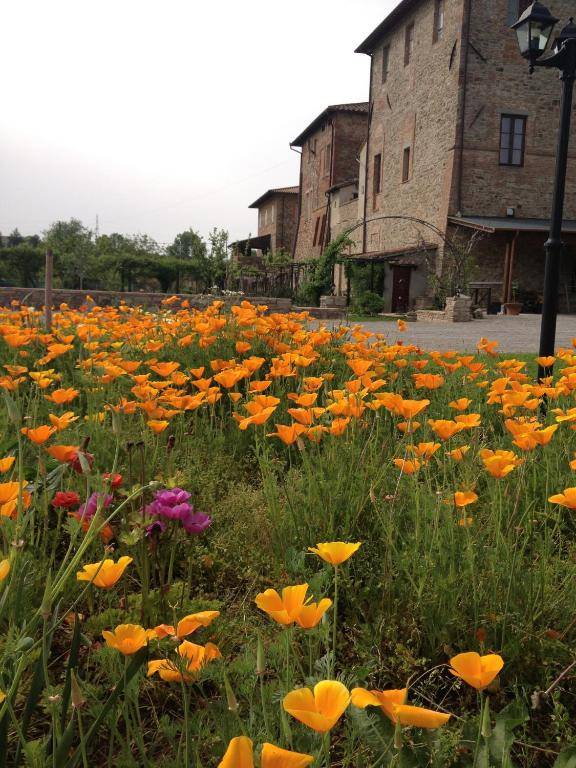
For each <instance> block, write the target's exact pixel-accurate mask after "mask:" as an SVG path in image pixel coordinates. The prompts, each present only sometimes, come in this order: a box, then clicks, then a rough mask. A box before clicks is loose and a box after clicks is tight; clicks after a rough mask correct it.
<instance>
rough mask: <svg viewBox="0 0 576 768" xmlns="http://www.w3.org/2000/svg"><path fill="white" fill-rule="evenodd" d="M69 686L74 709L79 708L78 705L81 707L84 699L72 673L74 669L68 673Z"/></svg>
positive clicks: (84, 701) (84, 702)
mask: <svg viewBox="0 0 576 768" xmlns="http://www.w3.org/2000/svg"><path fill="white" fill-rule="evenodd" d="M70 688H71V698H72V706H73V707H74V708H75V709H80V707H83V706H84V704H86V699H85V698H84V696H83V695H82V690H81V688H80V686H79V684H78V679H77V678H76V674H75V673H74V670H71V674H70Z"/></svg>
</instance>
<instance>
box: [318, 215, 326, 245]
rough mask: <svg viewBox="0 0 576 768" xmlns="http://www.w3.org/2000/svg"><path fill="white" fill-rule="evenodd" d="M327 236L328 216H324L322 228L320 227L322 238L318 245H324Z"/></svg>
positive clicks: (319, 239)
mask: <svg viewBox="0 0 576 768" xmlns="http://www.w3.org/2000/svg"><path fill="white" fill-rule="evenodd" d="M325 234H326V214H324V216H322V226H321V227H320V237H319V238H318V245H324V236H325Z"/></svg>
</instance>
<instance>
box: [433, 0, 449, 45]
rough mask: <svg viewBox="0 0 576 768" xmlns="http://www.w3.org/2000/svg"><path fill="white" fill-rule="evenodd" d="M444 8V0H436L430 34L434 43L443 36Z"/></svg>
mask: <svg viewBox="0 0 576 768" xmlns="http://www.w3.org/2000/svg"><path fill="white" fill-rule="evenodd" d="M445 10H446V9H445V3H444V0H436V2H435V3H434V33H433V35H432V37H433V40H434V42H435V43H436V42H438V40H442V37H443V36H444V21H445Z"/></svg>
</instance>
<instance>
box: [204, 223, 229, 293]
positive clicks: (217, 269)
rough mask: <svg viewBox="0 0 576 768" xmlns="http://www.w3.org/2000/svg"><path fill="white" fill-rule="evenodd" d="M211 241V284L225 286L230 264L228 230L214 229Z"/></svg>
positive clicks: (219, 286)
mask: <svg viewBox="0 0 576 768" xmlns="http://www.w3.org/2000/svg"><path fill="white" fill-rule="evenodd" d="M208 242H209V243H210V253H209V257H208V258H209V260H210V284H211V285H217V286H218V288H224V285H225V282H226V272H227V266H228V232H227V231H226V230H225V229H217V228H216V227H214V229H213V230H212V231H211V232H210V234H209V235H208Z"/></svg>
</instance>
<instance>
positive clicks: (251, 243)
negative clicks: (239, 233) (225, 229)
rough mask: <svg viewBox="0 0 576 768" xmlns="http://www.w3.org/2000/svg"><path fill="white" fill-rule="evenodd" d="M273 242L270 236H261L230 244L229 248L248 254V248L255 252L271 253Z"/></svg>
mask: <svg viewBox="0 0 576 768" xmlns="http://www.w3.org/2000/svg"><path fill="white" fill-rule="evenodd" d="M271 242H272V240H271V237H270V235H260V237H249V238H247V239H246V240H236V242H235V243H230V245H229V246H228V248H232V249H234V250H235V251H242V253H246V249H247V248H250V249H251V250H252V249H254V250H255V251H269V250H270V246H271Z"/></svg>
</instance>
